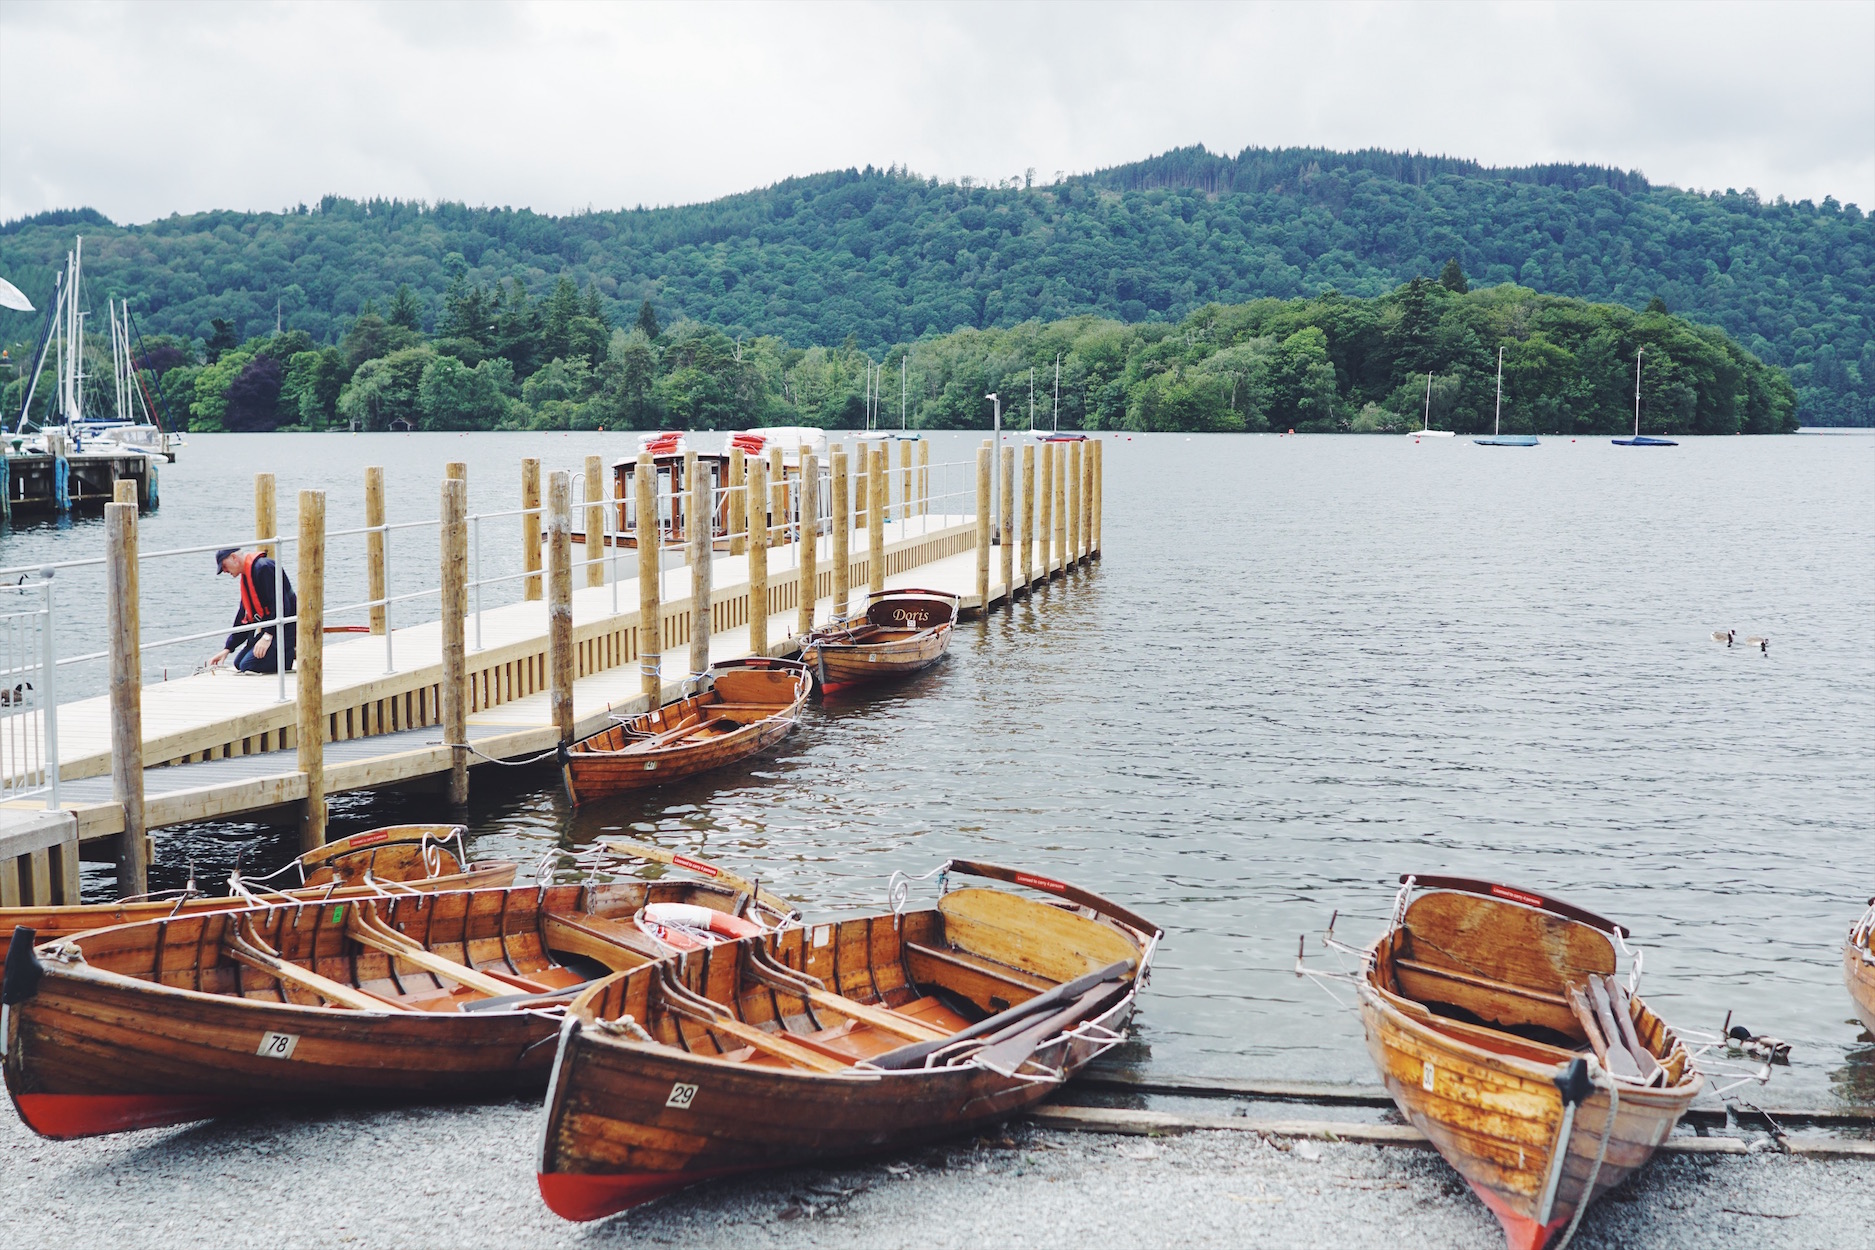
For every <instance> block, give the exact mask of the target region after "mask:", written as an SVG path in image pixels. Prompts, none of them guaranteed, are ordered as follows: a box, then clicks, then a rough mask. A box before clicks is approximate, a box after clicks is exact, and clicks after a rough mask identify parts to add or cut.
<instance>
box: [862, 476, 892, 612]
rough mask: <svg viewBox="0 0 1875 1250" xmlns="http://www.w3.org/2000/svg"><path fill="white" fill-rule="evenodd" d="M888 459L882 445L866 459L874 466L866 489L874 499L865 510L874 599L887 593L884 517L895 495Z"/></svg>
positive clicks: (869, 584) (870, 586)
mask: <svg viewBox="0 0 1875 1250" xmlns="http://www.w3.org/2000/svg"><path fill="white" fill-rule="evenodd" d="M886 456H887V452H886V449H885V446H884V445H883V444H877V445H874V446H873V447H872V448H870V449H869V454H868V455H867V459H868V460H870V461H872V464H871V465H870V466H869V468H868V471H867V474H866V488H867V489H868V490H870V491H871V492H872V498H871V499H870V500H869V501H868V502H867V507H866V584H867V588H868V589H869V590H870V591H871V592H872V593H873V594H875V595H876V594H878V593H880V592H881V591H883V590H884V589H885V513H886V502H887V500H888V499H889V498H890V497H891V493H892V470H891V469H890V468H888V467H887V466H888V465H889V464H890V463H891V462H890V461H889V460H888V459H887V458H886Z"/></svg>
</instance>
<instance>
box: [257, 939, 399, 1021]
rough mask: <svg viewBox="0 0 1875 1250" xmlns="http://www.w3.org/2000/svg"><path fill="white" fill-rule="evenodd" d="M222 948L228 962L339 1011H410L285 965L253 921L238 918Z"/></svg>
mask: <svg viewBox="0 0 1875 1250" xmlns="http://www.w3.org/2000/svg"><path fill="white" fill-rule="evenodd" d="M221 940H222V945H223V946H225V947H227V949H228V956H229V958H231V959H233V960H234V961H235V962H236V963H239V964H246V965H247V966H248V967H250V968H252V969H254V970H255V971H257V972H264V973H266V974H267V975H268V976H270V977H273V978H274V979H275V980H278V981H284V982H285V983H287V984H288V985H297V986H298V987H299V988H301V989H303V990H305V991H307V992H308V993H311V994H317V995H318V996H319V997H320V998H323V999H325V1000H326V1001H327V1002H329V1003H337V1004H338V1005H339V1006H341V1007H351V1008H353V1009H355V1010H357V1011H409V1010H411V1008H409V1007H406V1006H404V1005H403V1004H402V1003H393V1002H389V1001H387V1000H385V999H382V998H379V997H378V996H377V995H375V994H368V993H366V992H365V991H364V990H359V989H354V988H352V987H351V986H349V985H342V984H340V983H339V982H337V981H334V980H332V979H331V978H330V977H322V976H320V975H319V974H318V973H316V972H312V971H309V970H307V969H305V968H302V967H300V966H299V965H298V964H293V963H288V962H287V961H286V960H284V959H282V958H281V957H280V956H279V955H278V954H277V953H275V952H274V950H273V948H272V947H270V946H269V945H268V944H267V941H266V939H264V938H262V937H261V936H260V934H259V933H257V932H256V931H255V930H254V922H253V918H252V917H249V916H240V917H237V918H236V920H235V924H234V928H233V929H232V930H231V931H229V932H226V933H224V934H223V935H222V939H221Z"/></svg>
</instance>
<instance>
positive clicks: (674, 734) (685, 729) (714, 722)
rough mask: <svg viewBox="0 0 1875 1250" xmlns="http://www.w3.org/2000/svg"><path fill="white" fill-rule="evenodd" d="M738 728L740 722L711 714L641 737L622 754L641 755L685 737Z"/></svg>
mask: <svg viewBox="0 0 1875 1250" xmlns="http://www.w3.org/2000/svg"><path fill="white" fill-rule="evenodd" d="M740 728H742V726H741V725H740V724H738V723H737V722H736V721H734V720H732V719H730V718H729V717H727V716H713V717H711V718H710V719H709V720H705V721H696V722H693V723H691V724H686V725H682V726H680V727H678V728H676V729H667V730H665V731H664V732H663V733H661V734H658V735H657V736H655V737H651V738H641V739H639V740H638V741H637V742H634V743H632V744H631V745H630V746H628V747H626V748H625V750H624V754H627V755H642V754H644V753H646V752H648V751H661V750H663V749H665V748H666V747H671V746H675V745H676V744H677V743H679V742H682V741H683V740H684V739H685V738H694V737H697V736H699V735H701V734H705V733H712V732H714V733H733V732H735V731H736V730H738V729H740Z"/></svg>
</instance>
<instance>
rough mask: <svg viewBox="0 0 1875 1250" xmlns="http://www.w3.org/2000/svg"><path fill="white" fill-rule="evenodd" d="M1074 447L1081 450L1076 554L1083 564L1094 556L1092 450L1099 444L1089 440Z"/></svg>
mask: <svg viewBox="0 0 1875 1250" xmlns="http://www.w3.org/2000/svg"><path fill="white" fill-rule="evenodd" d="M1076 445H1077V446H1078V447H1079V448H1080V449H1081V545H1080V547H1079V548H1077V549H1076V554H1077V555H1079V556H1080V559H1081V562H1082V563H1083V564H1085V563H1086V562H1087V560H1088V557H1090V556H1092V555H1093V554H1094V448H1095V447H1097V446H1099V444H1098V443H1096V442H1094V441H1093V440H1092V439H1089V440H1088V441H1087V442H1085V443H1079V444H1076Z"/></svg>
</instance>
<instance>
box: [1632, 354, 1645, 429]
mask: <svg viewBox="0 0 1875 1250" xmlns="http://www.w3.org/2000/svg"><path fill="white" fill-rule="evenodd" d="M1646 350H1647V349H1646V348H1645V347H1637V348H1635V349H1634V437H1636V438H1639V437H1640V436H1641V353H1642V352H1644V351H1646Z"/></svg>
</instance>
